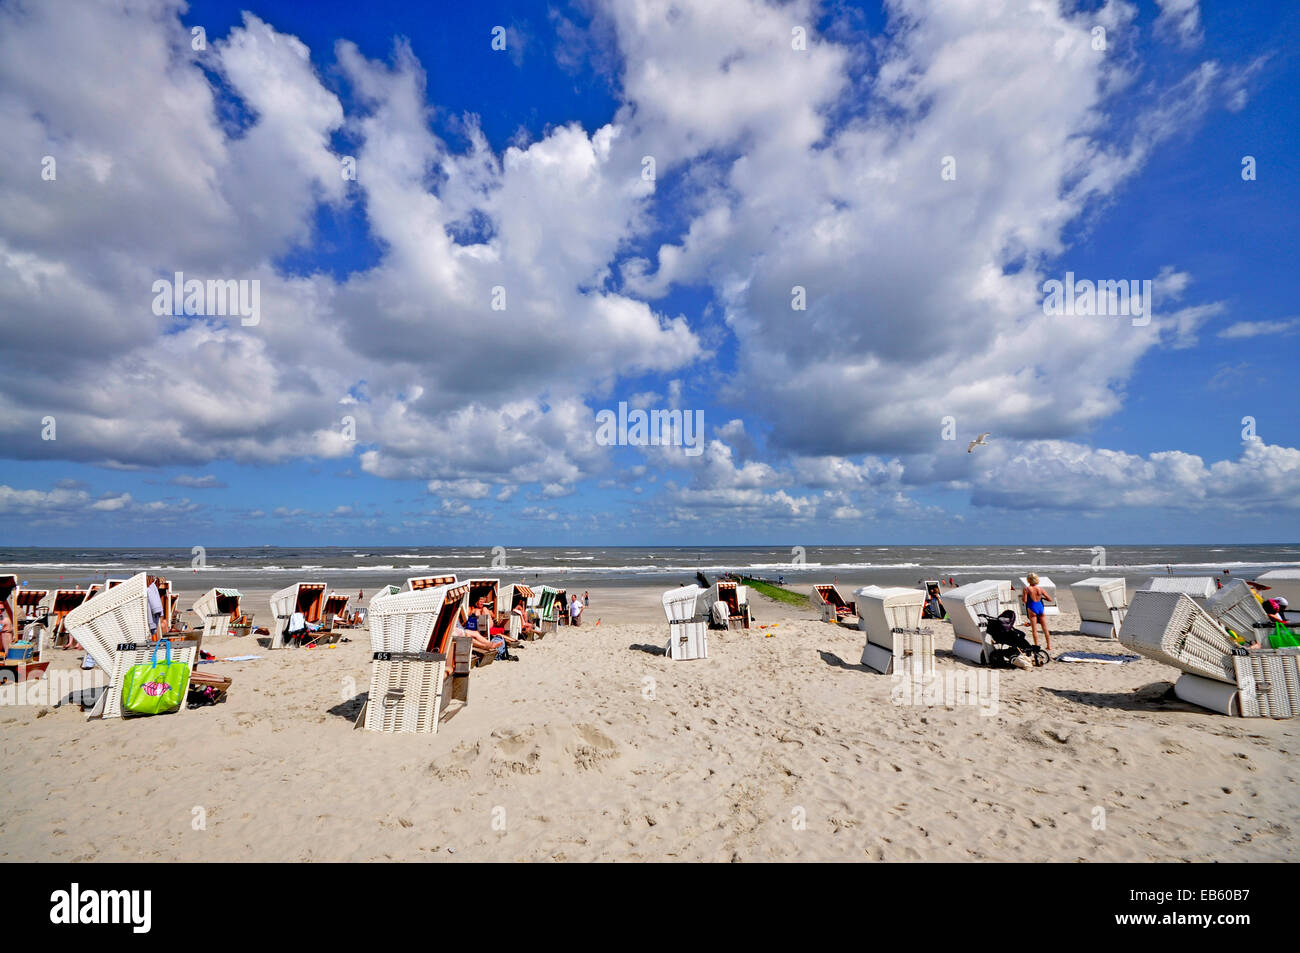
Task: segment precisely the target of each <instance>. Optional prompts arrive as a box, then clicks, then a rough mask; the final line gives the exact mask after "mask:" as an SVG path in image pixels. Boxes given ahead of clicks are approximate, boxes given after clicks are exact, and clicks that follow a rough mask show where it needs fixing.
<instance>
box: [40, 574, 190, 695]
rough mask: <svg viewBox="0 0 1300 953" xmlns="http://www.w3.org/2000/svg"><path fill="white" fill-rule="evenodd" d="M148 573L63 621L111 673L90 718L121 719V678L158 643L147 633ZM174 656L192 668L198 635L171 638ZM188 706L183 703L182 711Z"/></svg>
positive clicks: (110, 591) (139, 575)
mask: <svg viewBox="0 0 1300 953" xmlns="http://www.w3.org/2000/svg"><path fill="white" fill-rule="evenodd" d="M146 578H147V577H146V574H145V573H138V574H136V575H134V576H132V577H131V578H130V579H128V580H127V581H126V582H124V583H122V584H121V585H119V586H114V587H113V588H112V589H109V590H107V591H106V592H101V593H100V594H99V595H97V596H96V597H95V598H94V599H88V600H86V601H85V602H83V603H82V604H81V605H79V606H77V608H75V609H73V610H72V611H71V612H69V613H68V615H67V618H66V619H65V620H64V621H65V622H66V624H67V626H68V632H69V634H70V635H71V636H72V638H74V639H76V640H77V641H78V642H80V643H81V645H82V647H83V648H85V650H86V654H87V655H89V656H90V657H91V658H92V659H94V661H95V664H96V665H97V666H99V667H100V668H101V669H103V670H104V671H105V672H107V673H108V686H107V687H106V688H105V690H104V693H103V694H102V695H100V697H99V700H98V702H97V703H96V705H95V707H94V708H93V709H92V710H91V712H90V715H89V716H88V717H91V718H99V717H103V718H118V717H120V716H121V714H122V698H121V694H122V679H123V677H124V676H125V675H126V671H127V669H129V668H130V667H131V666H132V665H143V664H145V663H146V662H148V661H149V656H150V653H151V652H152V650H153V647H154V644H155V643H154V642H152V641H150V637H149V598H148V589H147V587H146V585H145V581H146ZM169 641H170V642H171V644H172V660H173V661H179V662H184V663H185V664H186V665H187V666H188V667H189V668H190V670H191V671H193V669H194V663H195V661H196V660H197V659H198V653H199V644H200V642H199V639H197V638H180V637H174V636H173V637H169ZM184 710H185V705H184V703H182V704H181V711H184Z"/></svg>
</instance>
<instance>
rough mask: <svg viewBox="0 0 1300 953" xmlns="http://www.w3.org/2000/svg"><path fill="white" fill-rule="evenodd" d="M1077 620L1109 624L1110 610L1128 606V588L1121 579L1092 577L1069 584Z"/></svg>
mask: <svg viewBox="0 0 1300 953" xmlns="http://www.w3.org/2000/svg"><path fill="white" fill-rule="evenodd" d="M1070 592H1072V593H1073V594H1074V604H1075V606H1076V607H1077V608H1078V610H1079V618H1080V619H1083V620H1085V621H1088V622H1103V623H1105V624H1106V625H1110V624H1111V615H1110V613H1111V610H1112V609H1121V610H1122V609H1125V608H1126V607H1127V606H1128V587H1127V585H1126V584H1125V582H1124V580H1123V578H1119V577H1102V576H1093V577H1091V578H1088V579H1080V580H1079V581H1078V582H1076V583H1073V584H1071V586H1070Z"/></svg>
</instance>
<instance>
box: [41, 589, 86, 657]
mask: <svg viewBox="0 0 1300 953" xmlns="http://www.w3.org/2000/svg"><path fill="white" fill-rule="evenodd" d="M98 589H99V587H98V586H95V587H94V591H98ZM90 595H92V591H87V590H85V589H51V590H50V591H49V592H48V593H47V594H46V596H45V598H44V599H42V600H41V604H40V606H39V614H43V615H44V616H45V622H44V625H45V628H46V635H45V638H46V639H47V641H48V644H50V645H52V646H55V647H56V648H61V649H70V648H73V647H74V646H75V645H76V644H77V643H76V640H75V639H74V638H72V637H71V636H70V635H69V634H68V627H67V624H66V620H67V617H68V613H69V612H71V611H72V610H73V609H75V608H77V606H79V605H81V604H82V603H83V602H85V601H86V599H87V597H88V596H90Z"/></svg>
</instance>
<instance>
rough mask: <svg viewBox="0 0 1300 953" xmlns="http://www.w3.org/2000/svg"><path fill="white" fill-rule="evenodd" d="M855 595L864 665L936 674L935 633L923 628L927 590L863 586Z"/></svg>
mask: <svg viewBox="0 0 1300 953" xmlns="http://www.w3.org/2000/svg"><path fill="white" fill-rule="evenodd" d="M856 595H857V602H856V607H857V613H858V628H859V629H860V630H862V631H863V632H865V633H866V644H865V645H864V646H863V648H862V664H863V665H865V666H866V667H867V668H870V669H872V670H874V671H877V672H880V673H881V674H882V675H890V674H902V673H904V672H907V673H913V674H921V675H933V674H934V671H935V669H934V634H933V633H931V632H929V631H923V630H922V629H921V609H922V607H923V606H924V605H925V590H923V589H905V588H899V587H882V586H864V587H863V588H861V589H859V590H858V591H857V593H856Z"/></svg>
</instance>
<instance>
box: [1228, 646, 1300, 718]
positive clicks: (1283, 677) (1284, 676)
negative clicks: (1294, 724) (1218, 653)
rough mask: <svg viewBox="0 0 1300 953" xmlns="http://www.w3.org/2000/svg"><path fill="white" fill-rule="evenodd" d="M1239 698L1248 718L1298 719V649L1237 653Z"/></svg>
mask: <svg viewBox="0 0 1300 953" xmlns="http://www.w3.org/2000/svg"><path fill="white" fill-rule="evenodd" d="M1232 666H1233V670H1234V672H1235V673H1236V676H1237V698H1238V701H1239V703H1240V705H1241V714H1242V715H1243V716H1244V717H1246V718H1294V717H1295V716H1296V713H1297V712H1300V655H1297V654H1296V650H1295V649H1290V650H1279V651H1267V650H1266V651H1255V652H1251V653H1250V654H1249V655H1234V656H1233V657H1232Z"/></svg>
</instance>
